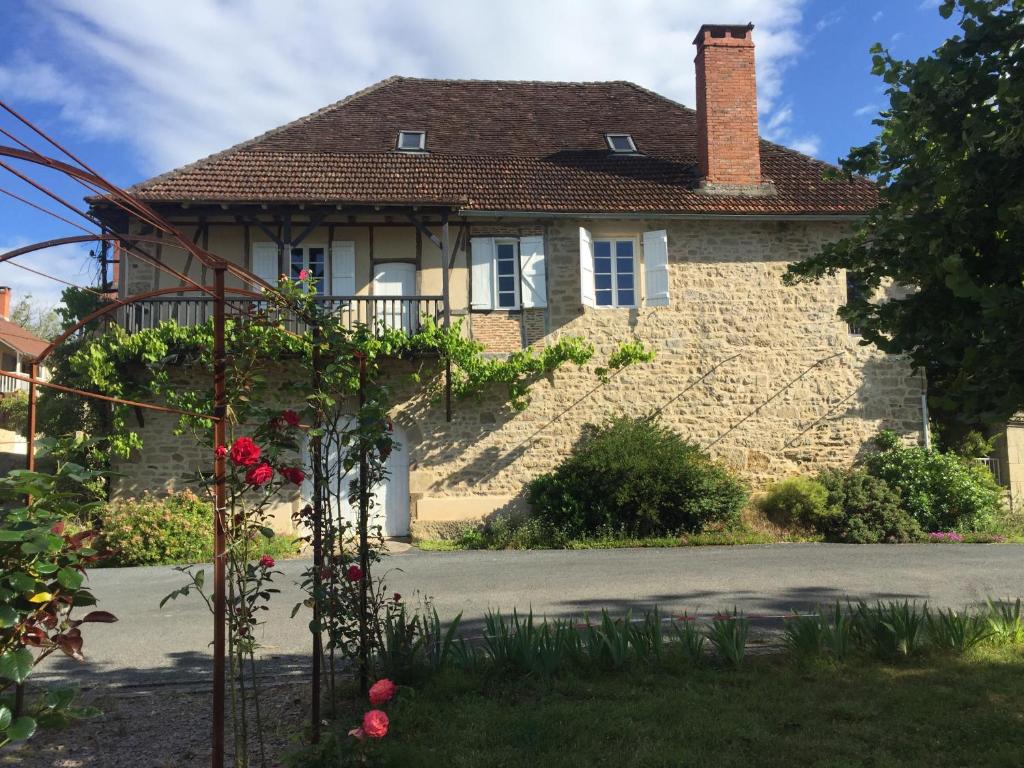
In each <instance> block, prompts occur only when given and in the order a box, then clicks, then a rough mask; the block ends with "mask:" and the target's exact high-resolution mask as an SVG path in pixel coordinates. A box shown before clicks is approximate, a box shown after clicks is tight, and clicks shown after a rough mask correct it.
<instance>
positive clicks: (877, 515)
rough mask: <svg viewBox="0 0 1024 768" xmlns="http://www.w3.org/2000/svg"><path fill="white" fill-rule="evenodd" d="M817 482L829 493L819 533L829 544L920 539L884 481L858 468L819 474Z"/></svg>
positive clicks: (917, 529) (900, 504)
mask: <svg viewBox="0 0 1024 768" xmlns="http://www.w3.org/2000/svg"><path fill="white" fill-rule="evenodd" d="M818 482H820V483H821V484H822V485H823V486H824V487H825V489H826V490H827V491H828V506H829V514H828V515H826V516H825V517H823V518H822V520H821V528H820V529H819V530H820V531H821V533H823V534H824V535H825V537H826V538H828V539H829V540H830V541H841V542H848V543H851V544H875V543H878V542H907V541H917V540H919V539H920V538H921V536H922V533H921V526H920V525H918V523H917V521H916V520H914V518H912V517H911V516H910V515H909V514H907V512H906V511H905V510H904V509H903V506H902V502H901V500H900V495H899V494H898V493H897V492H896V491H894V490H893V489H892V488H890V487H889V485H888V483H886V482H885V481H884V480H882V479H880V478H877V477H873V476H872V475H869V474H868V473H867V472H865V471H863V470H860V469H852V470H838V469H831V470H826V471H824V472H822V473H821V474H819V475H818Z"/></svg>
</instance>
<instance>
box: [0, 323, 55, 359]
mask: <svg viewBox="0 0 1024 768" xmlns="http://www.w3.org/2000/svg"><path fill="white" fill-rule="evenodd" d="M0 341H2V342H3V343H4V344H6V345H7V346H9V347H11V348H13V349H14V350H15V351H16V352H20V353H21V354H23V355H28V356H29V357H38V356H39V355H40V354H42V352H43V350H44V349H46V348H47V347H48V346H49V345H50V344H49V342H48V341H46V340H45V339H41V338H39V337H38V336H36V335H35V334H34V333H30V332H29V331H26V330H25V329H24V328H22V327H21V326H20V325H18V324H17V323H12V322H11V321H10V320H4V319H3V318H2V317H0Z"/></svg>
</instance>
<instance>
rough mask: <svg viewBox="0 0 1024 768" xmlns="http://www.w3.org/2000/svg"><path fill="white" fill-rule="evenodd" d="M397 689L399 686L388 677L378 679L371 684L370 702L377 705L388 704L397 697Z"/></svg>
mask: <svg viewBox="0 0 1024 768" xmlns="http://www.w3.org/2000/svg"><path fill="white" fill-rule="evenodd" d="M397 690H398V688H397V687H396V686H395V684H394V683H393V682H391V681H390V680H388V679H387V678H384V679H382V680H378V681H377V682H376V683H374V684H373V685H371V686H370V704H372V705H373V706H375V707H379V706H381V705H382V704H387V703H388V702H389V701H391V700H392V699H393V698H394V697H395V691H397Z"/></svg>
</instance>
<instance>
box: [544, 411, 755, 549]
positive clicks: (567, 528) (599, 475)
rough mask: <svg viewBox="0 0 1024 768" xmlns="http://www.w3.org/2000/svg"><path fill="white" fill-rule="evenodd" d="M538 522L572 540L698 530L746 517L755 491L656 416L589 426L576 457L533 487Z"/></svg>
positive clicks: (624, 418)
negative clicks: (598, 535)
mask: <svg viewBox="0 0 1024 768" xmlns="http://www.w3.org/2000/svg"><path fill="white" fill-rule="evenodd" d="M526 500H527V501H528V502H529V504H530V506H531V508H532V510H533V515H534V517H535V519H537V520H539V521H541V522H542V523H543V524H546V525H548V526H550V527H551V528H553V529H555V530H557V531H559V532H560V533H561V534H563V535H565V536H567V537H577V536H588V535H593V534H595V533H598V532H608V531H615V532H617V533H621V534H626V535H631V536H651V535H657V534H665V533H681V532H695V531H700V530H702V529H703V528H704V527H705V526H707V525H708V524H711V523H727V522H736V521H738V520H739V515H740V512H741V510H742V509H743V506H744V505H745V504H746V501H747V489H746V488H745V487H744V485H743V484H742V483H741V482H740V481H739V480H738V479H737V478H735V477H734V476H733V475H732V474H731V473H730V472H729V471H728V470H726V469H725V468H724V467H722V466H721V465H719V464H717V463H715V462H714V461H712V460H711V458H710V457H709V456H708V455H707V454H706V453H704V452H703V451H701V450H700V448H698V447H697V446H696V445H693V444H691V443H688V442H686V441H685V440H684V439H683V438H682V437H681V436H680V435H679V434H678V433H676V432H674V431H673V430H671V429H670V428H668V427H666V426H664V425H662V424H661V423H659V422H658V421H657V419H655V418H652V417H640V418H630V417H618V418H615V419H612V420H610V421H609V422H607V423H606V424H604V425H603V426H600V427H595V426H589V427H588V428H587V429H586V430H585V431H584V434H583V437H582V438H581V440H580V442H579V443H578V444H577V445H576V447H575V448H574V450H573V453H572V454H571V455H570V456H569V457H568V458H566V459H565V460H564V461H562V463H561V464H560V465H559V466H558V467H557V468H556V469H555V471H554V472H552V473H549V474H546V475H542V476H540V477H538V478H536V479H535V480H533V481H532V482H530V483H529V485H528V486H527V490H526Z"/></svg>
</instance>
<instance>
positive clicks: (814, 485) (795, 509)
mask: <svg viewBox="0 0 1024 768" xmlns="http://www.w3.org/2000/svg"><path fill="white" fill-rule="evenodd" d="M760 507H761V511H762V512H764V514H765V515H766V516H767V517H768V519H769V520H771V521H772V522H773V523H776V524H777V525H783V526H787V527H797V528H801V529H804V530H812V531H820V530H821V528H822V526H823V522H824V521H825V519H826V518H828V517H829V516H830V514H831V512H832V510H831V508H830V507H829V505H828V489H827V488H826V487H825V486H824V485H822V484H821V483H819V482H818V481H817V480H815V479H814V478H813V477H790V478H787V479H786V480H781V481H779V482H777V483H775V484H774V485H772V486H771V487H770V488H769V489H768V493H767V494H766V495H765V497H764V498H763V499H761V502H760Z"/></svg>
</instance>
